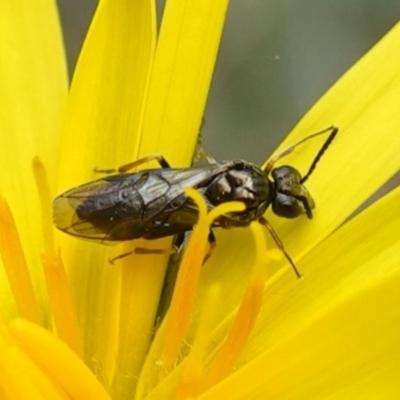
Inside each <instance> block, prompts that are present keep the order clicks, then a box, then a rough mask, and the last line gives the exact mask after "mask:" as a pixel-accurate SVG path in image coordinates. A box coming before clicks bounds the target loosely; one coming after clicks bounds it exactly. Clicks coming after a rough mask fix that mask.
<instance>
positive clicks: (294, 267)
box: [258, 217, 302, 279]
mask: <svg viewBox="0 0 400 400" xmlns="http://www.w3.org/2000/svg"><path fill="white" fill-rule="evenodd" d="M258 222H259V223H260V224H261V225H263V226H265V227H266V228H267V229H268V231H269V233H270V234H271V236H272V238H273V239H274V241H275V243H276V245H277V246H278V247H279V249H280V250H281V251H282V253H283V254H284V256H285V257H286V259H287V260H288V261H289V263H290V265H291V266H292V268H293V271H294V273H295V274H296V277H297V278H299V279H300V278H302V276H301V274H300V272H299V270H298V269H297V267H296V265H295V263H294V262H293V260H292V259H291V258H290V256H289V254H288V253H287V252H286V250H285V248H284V247H283V243H282V242H281V239H279V236H278V235H277V233H276V232H275V231H274V229H273V228H272V226H271V225H270V224H269V222H268V221H267V220H266V219H265V218H264V217H261V218H259V220H258Z"/></svg>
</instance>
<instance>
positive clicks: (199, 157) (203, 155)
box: [194, 147, 218, 164]
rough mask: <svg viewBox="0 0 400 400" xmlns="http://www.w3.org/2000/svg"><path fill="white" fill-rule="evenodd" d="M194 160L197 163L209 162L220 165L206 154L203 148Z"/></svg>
mask: <svg viewBox="0 0 400 400" xmlns="http://www.w3.org/2000/svg"><path fill="white" fill-rule="evenodd" d="M194 160H195V162H197V161H200V160H207V162H208V163H209V164H218V162H217V160H216V159H215V158H214V157H212V156H210V155H209V154H208V153H206V152H205V151H204V149H203V148H202V147H201V148H200V149H199V150H197V152H196V155H195V158H194Z"/></svg>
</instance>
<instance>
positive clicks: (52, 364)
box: [9, 320, 110, 400]
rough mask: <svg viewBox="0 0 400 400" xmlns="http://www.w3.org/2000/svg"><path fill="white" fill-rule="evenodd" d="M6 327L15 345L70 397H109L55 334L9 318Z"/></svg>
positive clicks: (97, 399)
mask: <svg viewBox="0 0 400 400" xmlns="http://www.w3.org/2000/svg"><path fill="white" fill-rule="evenodd" d="M9 330H10V333H11V334H12V336H13V337H14V338H15V339H16V340H17V341H18V343H19V347H21V348H22V349H23V350H24V351H25V352H26V353H27V354H28V355H29V357H30V358H31V359H32V360H33V361H34V362H35V363H36V364H37V365H38V366H40V368H41V369H42V370H43V371H46V373H47V374H48V375H49V377H50V378H51V379H52V380H54V381H55V382H56V383H57V384H59V385H60V387H61V388H62V389H63V390H64V391H65V392H66V393H67V394H68V395H69V396H70V397H71V398H73V399H96V400H110V397H109V395H108V394H107V393H106V392H105V390H104V388H103V387H102V385H101V384H100V383H99V382H98V381H97V379H96V377H95V376H94V375H93V373H92V372H91V371H90V370H89V368H88V367H87V366H86V365H85V364H84V363H83V362H82V361H81V360H80V358H79V357H78V356H77V355H76V354H75V353H74V352H73V351H72V350H71V349H70V348H69V347H68V346H67V345H66V344H65V343H64V342H62V341H60V340H58V339H57V337H56V336H54V335H52V334H51V333H50V332H48V331H46V330H45V329H43V328H41V327H39V326H38V325H36V324H33V323H31V322H28V321H25V320H15V321H12V322H11V323H10V325H9ZM21 398H24V397H21ZM29 398H31V397H29Z"/></svg>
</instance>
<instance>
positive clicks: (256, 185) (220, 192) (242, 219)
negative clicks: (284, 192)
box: [204, 161, 272, 228]
mask: <svg viewBox="0 0 400 400" xmlns="http://www.w3.org/2000/svg"><path fill="white" fill-rule="evenodd" d="M271 191H272V186H271V182H270V181H269V179H268V176H267V175H266V174H265V173H264V172H263V171H262V170H261V169H260V168H258V167H257V166H255V165H253V164H250V163H248V162H245V161H235V162H234V163H233V165H232V167H231V168H230V169H229V170H228V171H226V172H225V173H223V174H221V175H219V176H217V177H216V178H215V179H214V180H213V182H212V183H211V184H210V185H209V186H208V187H207V189H206V191H205V193H204V195H205V196H206V198H207V200H208V201H209V202H210V203H211V204H212V205H214V206H216V205H218V204H222V203H226V202H229V201H240V202H242V203H244V204H245V206H246V210H245V211H243V212H238V213H229V214H226V215H223V216H221V217H220V218H218V219H217V220H216V221H215V223H214V226H221V227H226V228H229V227H235V226H247V225H249V224H250V222H252V221H254V220H256V219H257V218H259V217H261V216H262V215H263V214H264V212H265V210H266V209H267V207H268V206H269V204H270V202H271Z"/></svg>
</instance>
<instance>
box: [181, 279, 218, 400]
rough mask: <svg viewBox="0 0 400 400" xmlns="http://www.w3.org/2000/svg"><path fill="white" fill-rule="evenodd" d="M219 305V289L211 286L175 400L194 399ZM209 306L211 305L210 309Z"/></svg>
mask: <svg viewBox="0 0 400 400" xmlns="http://www.w3.org/2000/svg"><path fill="white" fill-rule="evenodd" d="M219 303H220V287H219V286H218V285H213V286H211V288H210V289H209V290H208V291H207V293H206V295H205V297H204V300H203V304H204V305H205V306H204V307H202V308H201V310H200V315H199V318H198V325H197V329H196V332H195V337H194V340H193V346H192V349H191V352H190V354H189V356H188V357H187V358H186V360H185V363H184V366H183V371H182V373H181V379H180V382H179V384H178V389H177V393H176V397H175V399H176V400H186V399H191V398H193V399H196V398H197V397H198V395H199V394H200V387H201V384H202V381H203V377H204V361H203V360H204V358H205V354H206V351H207V345H208V344H209V340H210V332H212V329H213V326H214V324H215V322H216V314H217V313H216V310H217V308H218V304H219ZM210 304H211V305H212V306H211V307H210Z"/></svg>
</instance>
